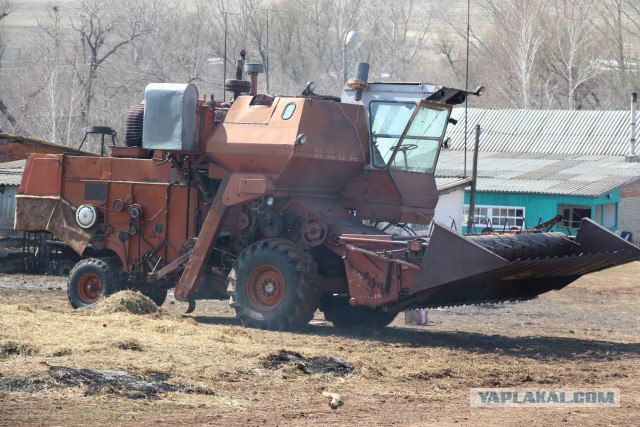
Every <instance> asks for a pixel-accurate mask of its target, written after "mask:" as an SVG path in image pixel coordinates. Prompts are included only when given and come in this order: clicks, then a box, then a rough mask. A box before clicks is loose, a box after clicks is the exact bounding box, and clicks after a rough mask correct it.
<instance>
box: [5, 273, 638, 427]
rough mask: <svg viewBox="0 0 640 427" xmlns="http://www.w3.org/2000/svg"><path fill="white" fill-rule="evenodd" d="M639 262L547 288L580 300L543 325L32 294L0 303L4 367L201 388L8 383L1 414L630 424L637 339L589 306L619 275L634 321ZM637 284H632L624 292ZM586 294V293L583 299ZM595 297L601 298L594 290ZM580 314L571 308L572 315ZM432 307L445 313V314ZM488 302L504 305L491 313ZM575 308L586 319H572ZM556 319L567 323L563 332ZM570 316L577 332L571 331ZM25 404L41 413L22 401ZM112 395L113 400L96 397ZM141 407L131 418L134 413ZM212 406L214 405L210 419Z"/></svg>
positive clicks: (31, 418) (112, 419) (514, 318)
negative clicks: (155, 391) (133, 389)
mask: <svg viewBox="0 0 640 427" xmlns="http://www.w3.org/2000/svg"><path fill="white" fill-rule="evenodd" d="M638 273H640V264H638V265H636V267H635V269H632V270H624V271H623V272H622V273H620V275H618V276H602V275H596V276H592V277H591V278H590V279H589V282H588V283H586V285H585V289H589V290H588V291H586V290H585V289H581V288H580V286H581V285H577V286H578V288H577V289H576V290H575V291H569V292H573V293H574V294H572V295H569V296H570V298H569V297H567V294H563V293H562V292H561V293H555V294H550V295H551V296H550V297H549V300H550V301H563V300H564V299H568V300H571V299H573V300H574V302H573V303H566V304H565V303H560V302H554V304H556V305H558V309H557V310H558V313H559V314H558V315H559V316H560V318H556V319H548V321H547V320H540V319H537V318H529V317H527V319H529V320H535V321H536V322H540V325H539V326H535V325H527V326H524V327H522V328H520V327H518V326H515V325H519V324H520V323H518V322H520V321H521V319H522V317H519V315H518V313H521V314H522V313H525V314H526V313H527V312H526V311H523V310H524V308H526V307H524V308H522V307H521V308H520V309H518V306H515V305H514V306H513V308H512V309H510V310H512V311H513V313H505V314H504V316H508V317H506V318H504V319H502V318H500V317H499V316H498V319H499V320H500V323H499V324H498V326H492V325H490V324H489V323H486V324H485V319H483V318H474V317H473V316H459V318H456V319H455V323H453V324H448V325H441V326H438V325H437V324H436V325H432V326H430V327H427V328H415V329H406V328H399V327H397V326H396V327H394V328H389V329H387V330H385V331H382V332H374V331H367V330H356V331H350V332H344V333H343V332H338V331H337V330H335V329H334V328H331V327H328V326H309V327H308V328H307V329H306V330H305V331H302V332H296V333H288V332H283V333H277V332H270V331H261V330H251V329H244V328H242V327H241V326H239V325H237V324H236V323H235V322H234V321H231V320H228V321H225V320H224V318H222V319H221V318H207V317H204V316H202V315H201V316H200V317H198V321H197V322H196V321H195V320H194V319H193V318H192V317H189V316H181V315H178V314H177V313H175V310H173V311H174V312H173V313H169V310H163V311H161V312H160V313H165V314H158V313H151V314H132V313H138V312H140V310H138V308H139V306H137V305H136V306H135V307H134V309H132V310H130V309H126V310H124V311H121V310H120V309H118V310H113V311H111V310H107V311H104V312H103V311H99V308H100V307H97V308H96V309H94V310H92V311H90V310H87V311H86V312H83V311H75V312H74V311H71V310H66V311H62V312H61V311H56V310H60V309H59V307H57V304H65V302H64V300H63V299H61V300H60V301H59V302H56V303H55V304H53V306H55V307H54V309H52V310H44V309H40V308H38V307H39V305H38V304H37V303H34V302H33V301H30V302H29V304H26V303H24V302H22V303H20V304H2V303H0V325H2V327H0V376H2V377H22V378H24V377H27V376H29V375H30V374H32V373H34V372H39V371H43V370H45V369H47V367H48V366H63V367H74V368H94V369H111V370H124V371H128V372H131V373H133V374H135V375H139V376H143V377H144V376H150V375H155V374H158V373H167V374H169V375H170V377H169V378H168V379H167V380H166V381H167V382H168V383H170V384H173V385H176V386H180V387H184V388H190V389H193V390H196V391H198V392H197V393H196V394H185V393H180V392H171V393H167V394H166V395H165V396H163V399H161V400H158V401H154V402H147V403H135V402H131V401H128V400H127V399H126V398H125V397H119V396H118V395H114V394H107V395H102V396H93V397H85V396H84V392H83V390H82V389H72V388H71V389H64V388H62V389H55V390H51V391H49V392H47V393H44V394H42V393H41V394H39V395H37V396H35V395H33V396H32V395H25V394H21V393H7V392H2V391H0V394H1V395H0V409H1V411H0V414H2V415H0V424H2V423H3V422H10V421H11V422H12V423H19V422H20V421H22V422H31V423H33V422H36V423H37V420H38V418H37V416H38V415H37V414H38V413H39V411H40V412H41V413H42V416H45V414H46V416H47V417H49V418H46V419H47V420H49V422H54V423H58V424H75V423H85V422H89V423H98V424H105V423H118V424H121V423H125V424H126V423H128V422H131V423H133V422H141V423H143V424H148V423H153V422H163V423H168V424H174V423H187V424H207V423H209V424H211V423H213V424H235V425H238V424H257V423H260V422H266V423H267V424H298V425H300V424H302V425H317V424H343V425H344V424H367V423H369V424H371V423H373V424H390V423H392V422H394V421H400V422H401V423H403V424H409V423H411V422H419V423H420V424H429V423H432V424H439V425H446V424H453V423H456V424H458V425H459V424H470V425H474V424H483V423H489V424H495V425H504V424H520V423H538V424H540V423H542V424H555V423H557V422H560V421H561V419H562V418H563V417H564V418H567V419H568V420H569V424H586V425H589V424H592V425H597V424H629V423H631V422H632V420H637V419H638V418H640V385H639V384H638V382H637V378H638V377H639V376H640V363H638V362H639V360H640V339H639V338H638V337H637V336H635V338H634V337H633V336H631V337H630V336H629V334H626V335H621V336H619V337H616V336H613V335H612V334H608V333H606V332H598V330H597V329H594V327H593V325H591V323H590V322H591V320H590V318H589V317H588V316H585V314H584V313H590V312H595V310H596V309H601V307H602V306H603V304H604V301H603V300H602V298H603V296H601V295H600V296H599V298H600V299H598V300H596V297H597V296H598V295H599V294H598V292H599V290H598V289H600V288H599V287H600V286H601V287H603V288H607V289H608V288H609V287H611V286H612V283H613V284H616V286H618V287H619V288H620V290H621V292H623V293H625V295H624V297H622V298H619V297H618V296H617V295H616V294H615V289H614V290H611V289H609V290H608V292H609V294H608V295H609V297H610V299H609V300H607V301H608V302H606V304H610V305H611V306H612V307H613V306H614V305H615V304H626V305H622V306H617V307H618V310H620V313H622V314H619V315H620V316H623V315H624V312H626V313H628V317H629V316H631V317H630V319H631V320H630V322H633V318H634V317H635V316H636V315H637V314H638V313H640V309H639V308H637V303H634V301H638V296H640V291H639V290H638V288H637V287H633V286H630V285H629V282H628V280H635V279H634V277H637V276H636V275H637V274H638ZM620 278H623V279H620ZM605 279H606V280H605ZM587 285H588V286H587ZM589 286H590V287H589ZM594 286H596V288H594ZM629 289H632V290H633V292H634V294H633V296H631V295H628V294H626V292H628V291H629ZM563 292H565V291H563ZM611 292H613V293H611ZM606 295H607V294H606V293H605V296H606ZM114 298H115V297H114ZM136 298H137V295H136ZM552 298H556V299H555V300H551V299H552ZM576 298H577V299H579V298H584V299H585V300H587V302H575V300H576ZM591 299H593V300H594V302H588V301H590V300H591ZM109 300H112V302H109ZM113 301H117V299H111V298H110V299H107V300H106V301H105V302H104V305H105V306H107V305H108V306H111V304H114V303H113ZM571 304H573V305H571ZM115 305H116V306H117V307H123V306H124V307H127V304H121V303H118V304H115ZM27 306H28V307H30V310H29V309H25V307H27ZM219 306H220V307H223V305H222V304H220V305H219ZM171 307H173V306H169V308H171ZM550 307H552V308H553V307H556V306H555V305H551V306H550ZM574 307H575V308H574ZM527 309H528V308H527ZM142 311H144V310H142ZM196 313H197V312H196ZM563 313H564V314H563ZM571 313H574V314H575V318H573V317H572V318H570V319H569V318H567V317H566V316H568V315H569V314H571ZM89 314H90V315H89ZM431 314H432V316H431V317H432V319H435V321H436V322H437V321H438V320H437V319H438V313H437V312H434V313H431ZM605 314H606V313H605ZM486 315H493V316H494V317H495V316H497V315H495V314H493V312H487V313H486ZM572 315H573V314H572ZM569 321H571V322H578V323H577V324H579V325H580V324H584V325H585V328H584V329H580V328H578V327H576V326H574V324H573V323H571V326H568V325H563V323H562V322H569ZM545 322H546V323H545ZM559 322H560V323H559ZM396 325H399V323H398V322H397V323H396ZM553 325H555V326H554V327H555V328H557V330H560V331H561V332H560V333H554V332H553V327H552V326H553ZM569 327H571V328H574V329H575V330H576V331H575V333H569V331H568V329H569ZM457 329H459V330H457ZM594 330H595V331H596V332H594ZM632 330H633V329H632ZM281 350H287V351H289V352H297V353H300V354H301V355H302V356H304V357H305V358H307V359H308V358H313V357H337V358H340V359H342V360H344V361H346V362H347V363H348V364H349V365H351V366H353V367H354V369H353V370H352V371H351V372H347V373H346V374H345V375H335V374H332V373H331V372H329V373H308V372H305V369H302V368H301V367H300V365H299V364H298V362H296V361H292V362H291V363H283V364H281V365H278V366H276V367H275V369H272V367H270V366H268V364H265V361H267V360H269V357H270V356H271V357H274V356H277V355H278V354H279V353H280V351H281ZM590 385H593V386H599V387H618V388H620V389H621V392H622V396H623V407H622V408H619V409H618V410H600V411H598V412H593V411H588V410H577V411H576V410H566V411H560V412H559V411H557V410H556V411H555V412H554V411H548V410H547V411H545V410H534V409H522V410H518V411H517V412H514V411H511V412H509V411H503V412H501V413H496V412H491V411H483V410H479V409H474V410H473V411H472V412H470V411H471V409H470V408H469V403H468V402H469V401H468V396H469V395H468V390H469V388H471V387H513V386H518V387H572V386H582V387H584V386H590ZM323 392H329V393H339V394H340V395H341V397H342V399H343V400H344V402H345V403H344V406H342V407H340V408H339V409H337V410H331V408H329V405H328V400H327V398H326V397H324V396H322V393H323ZM6 396H10V399H12V400H8V399H5V397H6ZM16 399H17V400H16ZM61 400H62V401H64V402H65V403H64V405H65V406H66V407H69V408H71V407H74V408H85V409H77V410H70V411H67V412H66V415H64V417H63V416H62V415H56V414H57V412H55V411H53V412H52V411H51V409H52V408H53V407H55V405H58V403H57V402H60V401H61ZM2 402H4V403H2ZM11 402H13V403H11ZM21 402H23V403H21ZM26 407H28V408H29V410H30V411H31V412H29V411H26V412H25V411H22V410H21V408H26ZM103 407H104V408H108V410H107V409H97V408H103ZM90 408H96V409H95V412H91V413H92V414H93V415H92V417H94V418H91V419H89V420H88V421H87V420H85V418H83V417H85V416H86V412H87V411H89V409H90ZM212 408H214V409H213V411H212ZM91 410H92V411H93V409H91ZM132 413H134V414H135V417H136V418H135V421H134V420H131V418H130V416H131V415H130V414H132ZM212 413H215V414H216V415H215V416H216V417H218V418H212V415H211V414H212ZM127 417H129V418H127ZM498 421H500V422H498Z"/></svg>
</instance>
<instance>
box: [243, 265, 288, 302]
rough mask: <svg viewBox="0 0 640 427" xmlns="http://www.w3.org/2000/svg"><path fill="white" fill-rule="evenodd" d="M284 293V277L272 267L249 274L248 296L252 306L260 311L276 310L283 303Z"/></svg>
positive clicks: (264, 266) (263, 266)
mask: <svg viewBox="0 0 640 427" xmlns="http://www.w3.org/2000/svg"><path fill="white" fill-rule="evenodd" d="M284 291H285V283H284V276H283V275H282V273H281V272H280V270H278V269H277V268H276V267H274V266H272V265H262V266H260V267H257V268H255V269H254V270H253V271H252V272H251V274H249V280H248V281H247V296H248V297H249V302H250V303H251V305H252V306H254V307H255V308H257V309H259V310H262V311H271V310H274V309H275V308H276V307H277V306H278V304H280V302H281V301H282V298H283V297H284Z"/></svg>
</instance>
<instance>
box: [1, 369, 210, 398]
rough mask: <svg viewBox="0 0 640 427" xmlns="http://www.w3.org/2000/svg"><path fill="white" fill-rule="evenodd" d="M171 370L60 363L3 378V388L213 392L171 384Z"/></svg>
mask: <svg viewBox="0 0 640 427" xmlns="http://www.w3.org/2000/svg"><path fill="white" fill-rule="evenodd" d="M167 379H169V374H165V373H161V372H159V373H153V374H150V375H148V376H146V377H143V376H139V375H135V374H132V373H131V372H127V371H115V370H114V371H112V370H99V369H92V368H82V369H78V368H67V367H62V366H56V367H51V368H49V370H48V371H41V372H36V373H33V374H31V375H30V376H28V377H26V378H11V377H6V378H0V390H6V391H20V392H26V393H36V392H41V391H49V390H54V389H61V388H80V389H83V390H84V395H85V396H94V395H97V394H100V395H105V394H113V395H117V396H124V397H127V398H129V399H159V398H160V397H161V395H162V394H163V393H168V392H179V393H186V394H213V392H211V391H210V390H207V391H206V393H205V392H204V390H200V389H195V390H194V389H191V388H187V387H181V386H176V385H173V384H169V383H167V382H166V380H167Z"/></svg>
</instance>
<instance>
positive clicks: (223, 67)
mask: <svg viewBox="0 0 640 427" xmlns="http://www.w3.org/2000/svg"><path fill="white" fill-rule="evenodd" d="M222 14H223V18H224V61H223V66H222V70H223V71H222V102H226V101H227V91H226V89H225V87H224V85H225V83H226V82H227V2H225V3H224V12H223V13H222Z"/></svg>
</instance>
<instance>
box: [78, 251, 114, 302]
mask: <svg viewBox="0 0 640 427" xmlns="http://www.w3.org/2000/svg"><path fill="white" fill-rule="evenodd" d="M118 290H119V286H118V280H117V275H116V274H115V271H114V268H113V266H112V265H111V264H109V263H108V262H106V261H104V260H102V259H99V258H87V259H83V260H82V261H80V262H78V263H77V264H76V265H75V267H73V269H72V270H71V272H70V273H69V279H68V281H67V295H68V297H69V303H71V306H72V307H73V308H80V307H92V306H94V305H96V304H97V303H98V302H99V301H100V300H101V299H102V298H104V297H105V296H107V295H111V294H113V293H115V292H117V291H118Z"/></svg>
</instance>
